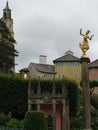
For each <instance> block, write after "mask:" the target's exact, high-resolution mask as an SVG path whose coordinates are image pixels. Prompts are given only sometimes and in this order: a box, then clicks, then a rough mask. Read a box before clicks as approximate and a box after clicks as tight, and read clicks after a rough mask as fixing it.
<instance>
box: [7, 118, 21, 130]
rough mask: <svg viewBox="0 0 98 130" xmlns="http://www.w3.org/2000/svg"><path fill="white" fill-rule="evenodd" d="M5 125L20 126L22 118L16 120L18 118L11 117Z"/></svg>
mask: <svg viewBox="0 0 98 130" xmlns="http://www.w3.org/2000/svg"><path fill="white" fill-rule="evenodd" d="M6 125H7V126H9V127H13V128H21V127H23V120H21V121H20V120H18V119H15V118H13V119H11V120H10V121H9V122H7V123H6Z"/></svg>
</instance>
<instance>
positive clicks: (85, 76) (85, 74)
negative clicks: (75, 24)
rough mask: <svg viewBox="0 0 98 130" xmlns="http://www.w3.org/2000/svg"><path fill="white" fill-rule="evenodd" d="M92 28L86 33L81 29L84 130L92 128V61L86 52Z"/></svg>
mask: <svg viewBox="0 0 98 130" xmlns="http://www.w3.org/2000/svg"><path fill="white" fill-rule="evenodd" d="M89 33H90V30H87V31H86V33H85V34H83V33H82V29H80V35H82V36H83V42H82V43H80V44H79V46H80V48H81V50H82V52H83V54H82V56H81V58H80V62H81V65H82V99H83V130H92V129H91V112H90V88H89V70H88V63H89V62H90V59H89V57H88V56H87V55H86V52H87V51H88V49H89V44H88V40H91V39H92V37H93V36H94V35H91V36H89Z"/></svg>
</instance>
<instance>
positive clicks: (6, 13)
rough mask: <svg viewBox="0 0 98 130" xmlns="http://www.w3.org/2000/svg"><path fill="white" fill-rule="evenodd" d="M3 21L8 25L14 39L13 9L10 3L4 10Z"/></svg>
mask: <svg viewBox="0 0 98 130" xmlns="http://www.w3.org/2000/svg"><path fill="white" fill-rule="evenodd" d="M2 21H3V22H4V23H5V24H6V26H7V27H8V29H9V31H10V33H11V36H12V37H13V38H14V31H13V19H12V18H11V9H10V8H9V5H8V1H7V2H6V7H5V8H4V9H3V17H2Z"/></svg>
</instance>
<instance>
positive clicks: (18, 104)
mask: <svg viewBox="0 0 98 130" xmlns="http://www.w3.org/2000/svg"><path fill="white" fill-rule="evenodd" d="M28 82H29V81H28V80H24V79H21V78H17V77H15V76H14V75H13V76H6V75H0V112H4V113H6V114H8V113H9V112H12V117H15V118H19V119H22V118H24V115H25V113H26V111H27V107H28V105H27V103H28V100H27V89H28ZM31 83H32V87H33V89H34V91H35V93H36V92H37V87H38V84H39V79H33V80H31ZM62 83H63V80H56V81H55V87H56V92H57V93H60V92H61V87H62ZM65 85H66V88H67V91H68V97H67V99H68V100H69V105H70V114H71V116H75V115H76V112H77V103H78V85H77V83H76V82H75V81H71V80H66V81H65ZM40 86H41V91H48V92H50V93H51V92H52V87H53V80H40Z"/></svg>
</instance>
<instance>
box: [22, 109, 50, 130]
mask: <svg viewBox="0 0 98 130" xmlns="http://www.w3.org/2000/svg"><path fill="white" fill-rule="evenodd" d="M47 128H48V127H47V120H46V117H45V115H44V113H43V112H41V111H28V112H27V113H26V115H25V119H24V130H47Z"/></svg>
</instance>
